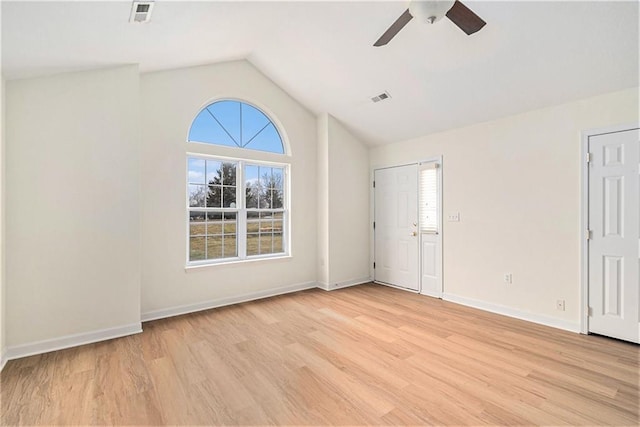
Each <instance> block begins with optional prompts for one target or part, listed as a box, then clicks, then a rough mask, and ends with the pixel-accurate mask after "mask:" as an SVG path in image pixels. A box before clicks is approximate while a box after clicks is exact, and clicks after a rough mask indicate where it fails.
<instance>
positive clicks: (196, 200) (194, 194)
mask: <svg viewBox="0 0 640 427" xmlns="http://www.w3.org/2000/svg"><path fill="white" fill-rule="evenodd" d="M204 196H205V187H204V185H189V206H190V207H192V208H203V207H204V198H205V197H204Z"/></svg>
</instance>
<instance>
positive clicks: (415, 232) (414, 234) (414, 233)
mask: <svg viewBox="0 0 640 427" xmlns="http://www.w3.org/2000/svg"><path fill="white" fill-rule="evenodd" d="M417 235H418V232H417V231H414V232H413V233H411V234H410V236H413V237H416V236H417Z"/></svg>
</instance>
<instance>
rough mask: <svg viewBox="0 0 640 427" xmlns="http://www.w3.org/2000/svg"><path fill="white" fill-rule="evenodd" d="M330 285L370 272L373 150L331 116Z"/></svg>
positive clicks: (359, 278) (352, 280) (364, 276)
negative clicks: (371, 166)
mask: <svg viewBox="0 0 640 427" xmlns="http://www.w3.org/2000/svg"><path fill="white" fill-rule="evenodd" d="M327 122H328V134H329V135H328V179H329V190H328V196H329V201H328V202H329V216H328V231H329V251H328V252H329V266H330V270H329V278H328V283H329V287H330V288H335V287H339V286H340V285H341V284H352V283H362V282H363V281H367V280H369V278H370V275H369V264H370V259H369V246H370V245H369V230H370V228H371V226H372V225H371V221H370V220H369V186H370V185H371V184H370V181H369V159H368V154H369V150H368V148H367V147H365V146H364V144H363V143H362V142H361V141H360V140H358V139H357V138H356V137H354V136H353V135H352V134H351V133H350V132H349V131H348V130H347V129H345V127H344V126H343V125H342V124H341V123H340V122H339V121H338V120H336V119H335V118H334V117H333V116H331V115H329V116H328V120H327Z"/></svg>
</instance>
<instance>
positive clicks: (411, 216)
mask: <svg viewBox="0 0 640 427" xmlns="http://www.w3.org/2000/svg"><path fill="white" fill-rule="evenodd" d="M374 181H375V190H374V205H375V207H374V217H375V218H374V221H375V229H374V240H375V242H374V244H375V260H374V262H375V270H374V271H375V280H376V281H377V282H381V283H386V284H390V285H394V286H400V287H403V288H407V289H412V290H415V291H418V290H420V285H419V270H418V269H419V265H418V252H419V247H418V242H419V238H418V165H408V166H399V167H393V168H386V169H377V170H376V171H375V173H374Z"/></svg>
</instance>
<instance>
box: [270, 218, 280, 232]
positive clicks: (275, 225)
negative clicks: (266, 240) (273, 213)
mask: <svg viewBox="0 0 640 427" xmlns="http://www.w3.org/2000/svg"><path fill="white" fill-rule="evenodd" d="M272 227H273V232H274V233H282V220H275V221H273V225H272Z"/></svg>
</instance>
